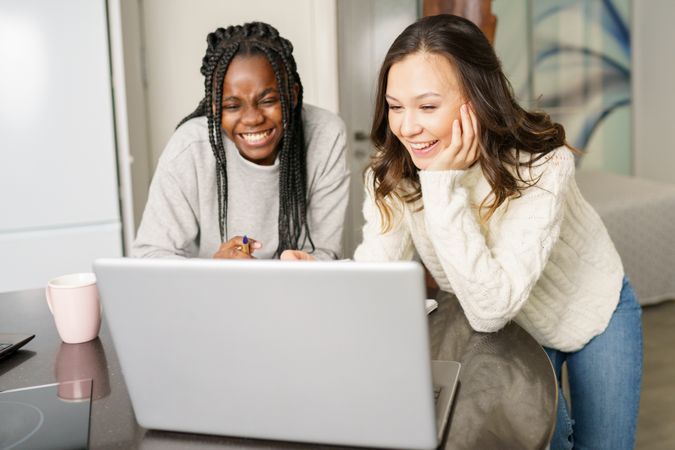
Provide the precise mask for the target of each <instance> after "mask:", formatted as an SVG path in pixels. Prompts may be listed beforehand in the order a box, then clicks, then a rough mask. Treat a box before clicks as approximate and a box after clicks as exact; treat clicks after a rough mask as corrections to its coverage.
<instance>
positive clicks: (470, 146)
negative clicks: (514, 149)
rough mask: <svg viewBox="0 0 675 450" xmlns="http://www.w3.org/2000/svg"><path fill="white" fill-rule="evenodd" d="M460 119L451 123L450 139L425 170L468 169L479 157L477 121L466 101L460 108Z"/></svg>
mask: <svg viewBox="0 0 675 450" xmlns="http://www.w3.org/2000/svg"><path fill="white" fill-rule="evenodd" d="M459 111H460V118H461V125H460V121H459V120H457V119H455V120H454V121H453V123H452V140H451V142H450V145H449V146H448V147H447V148H445V149H442V150H441V151H440V152H439V153H438V155H436V157H435V158H434V159H433V161H431V164H429V166H428V167H427V169H426V170H464V169H468V168H469V167H471V166H472V165H473V163H475V162H476V161H477V160H478V158H479V157H480V153H479V151H478V149H479V145H478V121H477V120H476V116H475V114H474V113H473V111H472V110H471V108H469V105H468V103H465V104H463V105H462V106H461V107H460V109H459Z"/></svg>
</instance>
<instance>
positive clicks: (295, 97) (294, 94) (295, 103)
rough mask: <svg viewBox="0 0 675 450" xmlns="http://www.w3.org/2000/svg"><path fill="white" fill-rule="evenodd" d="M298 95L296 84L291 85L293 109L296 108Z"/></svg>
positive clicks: (298, 90)
mask: <svg viewBox="0 0 675 450" xmlns="http://www.w3.org/2000/svg"><path fill="white" fill-rule="evenodd" d="M299 93H300V86H298V85H297V84H294V85H293V109H295V108H296V107H297V106H298V94H299Z"/></svg>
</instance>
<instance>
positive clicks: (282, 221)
mask: <svg viewBox="0 0 675 450" xmlns="http://www.w3.org/2000/svg"><path fill="white" fill-rule="evenodd" d="M207 43H208V46H207V49H206V54H205V55H204V58H203V59H202V66H201V73H202V75H204V87H205V95H204V98H203V99H202V100H201V102H200V103H199V106H198V107H197V109H196V110H195V111H194V112H193V113H191V114H190V115H188V116H187V117H185V118H184V119H183V120H182V121H181V122H180V123H179V124H178V127H177V129H176V131H175V133H174V135H173V136H172V137H171V139H170V140H169V143H168V145H167V147H166V148H165V150H164V152H163V153H162V156H161V158H160V160H159V163H158V166H157V170H156V172H155V175H154V177H153V180H152V184H151V186H150V193H149V197H148V203H147V205H146V207H145V212H144V213H143V220H142V222H141V226H140V228H139V230H138V235H137V238H136V241H135V242H134V245H133V250H132V254H133V255H134V256H138V257H201V258H210V257H214V258H240V259H246V258H254V257H258V258H274V257H278V256H279V255H280V254H281V252H283V251H284V250H287V249H292V250H303V251H306V252H311V253H312V254H313V255H314V256H315V257H316V258H318V259H333V258H337V257H339V255H340V253H341V246H342V227H343V222H344V216H345V211H346V207H347V199H348V189H349V172H348V169H347V163H346V159H345V157H346V155H345V127H344V124H343V122H342V121H341V120H340V119H339V118H338V117H337V116H336V115H334V114H332V113H330V112H328V111H325V110H323V109H320V108H317V107H314V106H310V105H306V104H305V105H303V99H302V95H303V91H302V83H301V82H300V77H299V75H298V72H297V67H296V63H295V59H294V58H293V46H292V44H291V43H290V42H289V41H288V40H286V39H284V38H283V37H281V36H280V35H279V33H278V31H277V30H276V29H275V28H274V27H272V26H271V25H268V24H265V23H261V22H252V23H247V24H244V25H237V26H229V27H227V28H218V29H217V30H216V31H214V32H212V33H210V34H209V35H208V37H207ZM246 236H248V237H246ZM249 237H250V238H249Z"/></svg>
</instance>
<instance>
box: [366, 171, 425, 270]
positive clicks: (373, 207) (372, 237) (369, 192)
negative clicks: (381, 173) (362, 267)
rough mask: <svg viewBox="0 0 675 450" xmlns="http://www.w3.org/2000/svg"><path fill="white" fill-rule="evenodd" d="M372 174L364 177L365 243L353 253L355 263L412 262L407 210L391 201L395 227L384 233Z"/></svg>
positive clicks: (369, 173)
mask: <svg viewBox="0 0 675 450" xmlns="http://www.w3.org/2000/svg"><path fill="white" fill-rule="evenodd" d="M372 179H373V172H372V171H371V170H370V169H368V171H367V172H366V177H365V185H366V188H365V199H364V202H363V217H364V219H365V225H364V226H363V241H362V242H361V244H360V245H359V246H358V247H357V248H356V251H355V252H354V260H356V261H374V262H376V261H401V260H411V259H412V257H413V244H412V239H411V237H410V230H409V229H408V227H407V226H406V224H405V219H404V206H403V205H401V204H400V203H399V202H396V201H389V202H388V205H389V207H390V209H391V211H392V216H393V217H392V227H391V229H390V230H388V231H387V232H386V233H382V218H381V216H380V211H379V209H378V208H377V204H376V203H375V195H374V193H373V183H372Z"/></svg>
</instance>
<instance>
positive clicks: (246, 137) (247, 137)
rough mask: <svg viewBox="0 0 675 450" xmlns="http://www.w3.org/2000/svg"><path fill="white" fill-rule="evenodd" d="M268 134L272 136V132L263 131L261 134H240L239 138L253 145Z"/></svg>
mask: <svg viewBox="0 0 675 450" xmlns="http://www.w3.org/2000/svg"><path fill="white" fill-rule="evenodd" d="M270 134H272V130H267V131H263V132H261V133H240V135H241V137H243V138H244V140H246V142H249V143H251V144H255V143H256V142H260V141H262V140H263V139H266V138H267V137H268V136H269V135H270Z"/></svg>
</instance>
